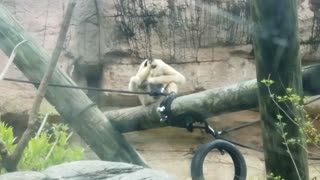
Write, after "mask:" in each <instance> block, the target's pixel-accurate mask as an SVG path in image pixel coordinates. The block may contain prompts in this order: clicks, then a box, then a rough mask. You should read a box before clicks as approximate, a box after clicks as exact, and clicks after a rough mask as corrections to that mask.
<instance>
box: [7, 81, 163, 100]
mask: <svg viewBox="0 0 320 180" xmlns="http://www.w3.org/2000/svg"><path fill="white" fill-rule="evenodd" d="M3 80H5V81H12V82H19V83H27V84H34V85H39V84H40V82H35V81H27V80H20V79H12V78H3ZM48 86H52V87H61V88H71V89H82V90H92V91H105V92H114V93H122V94H138V95H149V96H167V95H168V93H166V92H156V93H155V92H136V91H125V90H116V89H103V88H94V87H79V86H71V85H62V84H54V83H49V84H48Z"/></svg>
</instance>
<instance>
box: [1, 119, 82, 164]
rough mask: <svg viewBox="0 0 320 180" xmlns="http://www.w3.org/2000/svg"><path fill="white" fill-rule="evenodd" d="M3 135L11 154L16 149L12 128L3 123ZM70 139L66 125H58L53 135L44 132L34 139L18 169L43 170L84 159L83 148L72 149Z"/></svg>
mask: <svg viewBox="0 0 320 180" xmlns="http://www.w3.org/2000/svg"><path fill="white" fill-rule="evenodd" d="M1 135H2V138H3V140H4V142H5V143H6V145H7V148H8V150H9V153H10V154H11V153H12V152H13V151H14V149H15V145H14V144H13V141H14V136H13V133H12V128H11V127H7V126H5V125H4V123H1ZM69 137H70V133H69V131H68V127H67V126H66V125H56V126H55V130H54V133H53V134H52V135H48V134H47V133H46V132H42V133H41V134H40V135H39V136H38V137H34V138H32V139H31V140H30V142H29V144H28V147H27V148H26V149H25V151H24V153H23V156H22V158H21V160H20V162H19V165H18V169H19V170H43V169H45V168H47V167H49V166H52V165H56V164H61V163H63V162H70V161H75V160H81V159H83V157H84V150H83V148H81V147H70V146H69V145H68V140H69Z"/></svg>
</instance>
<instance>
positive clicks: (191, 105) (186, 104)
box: [104, 65, 320, 133]
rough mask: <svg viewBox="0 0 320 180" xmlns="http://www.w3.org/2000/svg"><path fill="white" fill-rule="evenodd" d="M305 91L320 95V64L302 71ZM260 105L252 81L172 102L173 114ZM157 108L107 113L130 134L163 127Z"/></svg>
mask: <svg viewBox="0 0 320 180" xmlns="http://www.w3.org/2000/svg"><path fill="white" fill-rule="evenodd" d="M302 73H303V88H304V93H305V94H307V95H319V94H320V81H318V80H317V79H318V77H319V76H320V65H314V66H309V67H306V68H304V70H303V72H302ZM257 106H258V96H257V82H256V80H249V81H244V82H240V83H238V84H234V85H231V86H227V87H221V88H215V89H210V90H206V91H203V92H199V93H195V94H190V95H186V96H181V97H178V98H176V99H175V100H174V101H173V102H172V106H171V109H172V112H173V114H174V115H178V114H182V113H186V112H197V113H203V114H205V115H206V116H214V115H219V114H222V113H227V112H235V111H241V110H246V109H251V108H256V107H257ZM157 107H158V105H157V104H155V105H151V106H147V107H143V106H138V107H132V108H126V109H121V110H112V111H106V112H104V114H105V116H106V117H107V118H108V119H109V120H110V121H111V122H112V124H113V126H114V127H115V128H116V129H117V130H118V131H120V132H122V133H125V132H131V131H137V130H145V129H150V128H157V127H161V126H164V125H165V124H163V123H160V114H159V113H158V112H157Z"/></svg>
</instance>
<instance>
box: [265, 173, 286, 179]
mask: <svg viewBox="0 0 320 180" xmlns="http://www.w3.org/2000/svg"><path fill="white" fill-rule="evenodd" d="M267 179H272V180H284V179H283V178H282V177H281V176H276V175H274V174H273V173H269V174H268V175H267Z"/></svg>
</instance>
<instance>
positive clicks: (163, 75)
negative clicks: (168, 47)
mask: <svg viewBox="0 0 320 180" xmlns="http://www.w3.org/2000/svg"><path fill="white" fill-rule="evenodd" d="M185 81H186V79H185V77H184V76H183V75H182V74H181V73H179V72H178V71H176V70H175V69H173V68H172V67H171V66H169V65H168V64H166V63H165V62H163V61H162V60H161V59H153V60H152V61H149V60H148V59H146V60H144V61H143V62H142V63H141V65H140V67H139V70H138V72H137V74H136V75H135V76H133V77H131V78H130V82H129V90H130V91H138V92H161V91H162V90H164V92H166V93H172V92H174V93H177V92H178V85H180V84H183V83H184V82H185ZM138 97H139V100H140V102H141V104H142V105H144V106H145V105H148V104H151V103H154V102H156V101H158V100H159V98H160V97H154V96H148V95H139V96H138Z"/></svg>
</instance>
